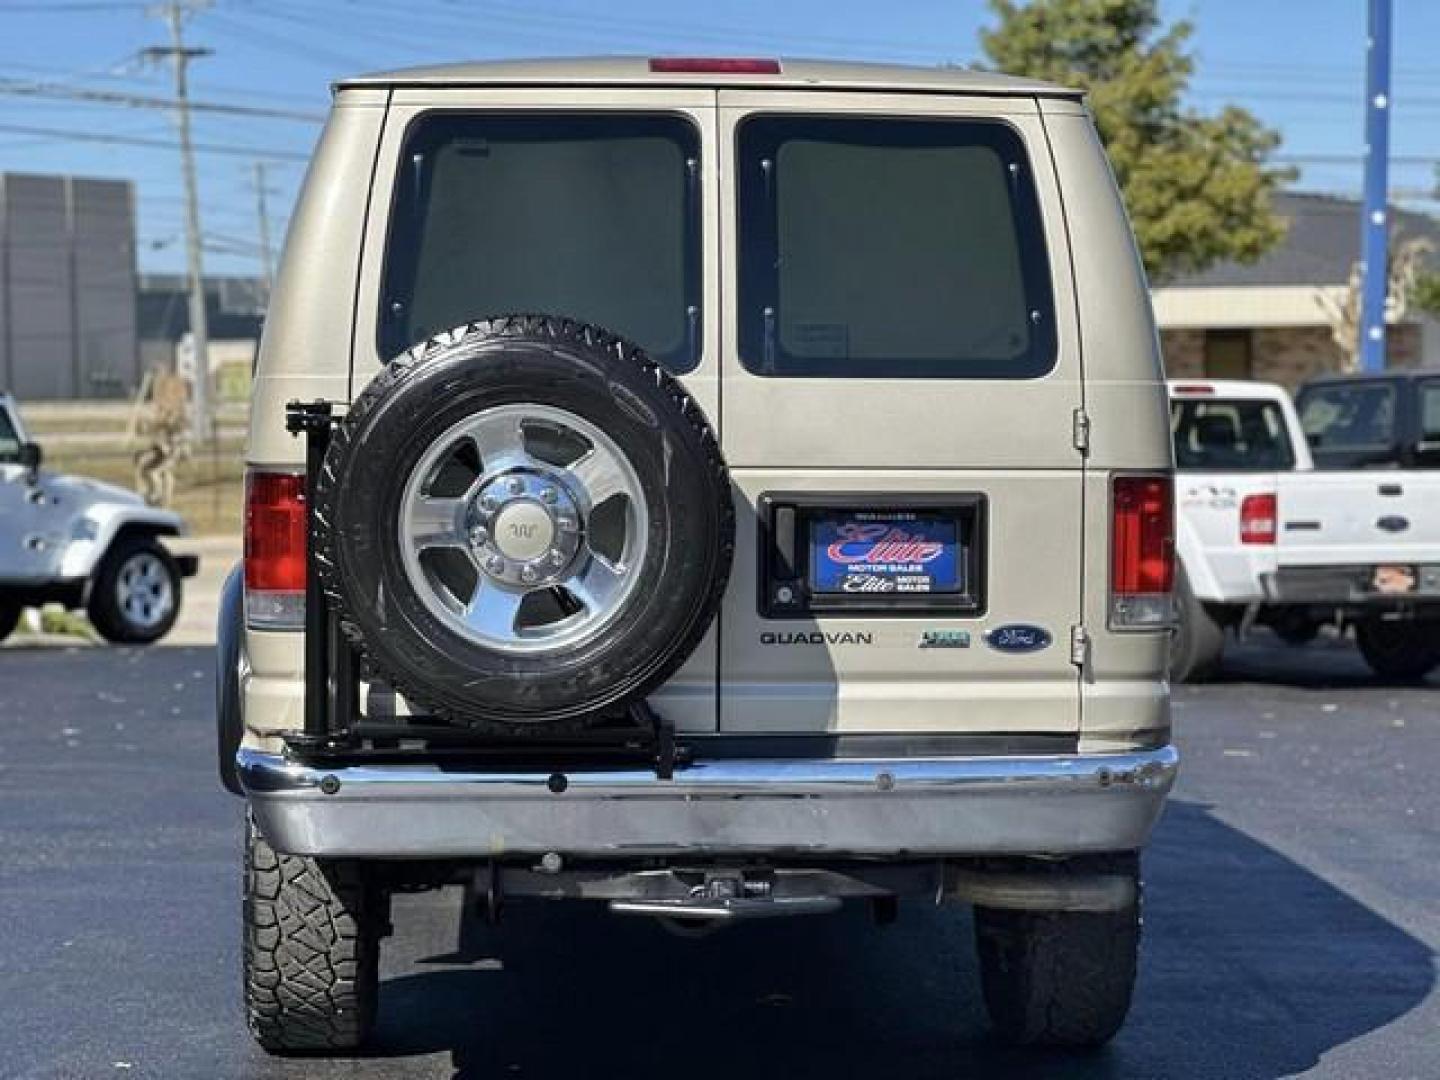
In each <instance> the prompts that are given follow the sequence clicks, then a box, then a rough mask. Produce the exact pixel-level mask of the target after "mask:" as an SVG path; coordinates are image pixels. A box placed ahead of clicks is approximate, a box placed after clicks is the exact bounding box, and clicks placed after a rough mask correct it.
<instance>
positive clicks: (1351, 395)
mask: <svg viewBox="0 0 1440 1080" xmlns="http://www.w3.org/2000/svg"><path fill="white" fill-rule="evenodd" d="M1296 405H1297V407H1298V408H1299V410H1300V427H1301V428H1302V429H1303V430H1304V432H1305V438H1306V439H1307V440H1308V441H1309V443H1310V450H1311V453H1312V454H1313V455H1314V457H1315V464H1316V465H1318V466H1320V467H1322V468H1340V469H1343V468H1355V467H1357V466H1363V465H1393V464H1395V462H1396V460H1397V458H1396V445H1395V441H1396V430H1395V387H1394V386H1392V385H1391V384H1390V383H1384V382H1351V383H1334V384H1329V385H1324V384H1322V385H1320V386H1312V387H1308V388H1306V389H1304V390H1301V391H1300V394H1299V396H1298V398H1297V399H1296Z"/></svg>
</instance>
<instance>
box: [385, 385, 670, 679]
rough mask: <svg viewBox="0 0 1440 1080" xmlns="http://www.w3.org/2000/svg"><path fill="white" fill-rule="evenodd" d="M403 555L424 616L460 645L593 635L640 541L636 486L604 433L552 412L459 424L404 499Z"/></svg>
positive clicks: (620, 595) (628, 587) (533, 409)
mask: <svg viewBox="0 0 1440 1080" xmlns="http://www.w3.org/2000/svg"><path fill="white" fill-rule="evenodd" d="M399 517H400V520H399V528H400V552H401V557H402V560H403V562H404V566H405V572H406V574H407V576H408V577H409V579H410V583H411V585H412V586H413V587H414V589H415V591H416V594H417V595H418V596H419V598H420V600H421V602H422V603H423V604H424V605H425V607H426V609H427V610H428V611H429V612H430V613H431V614H433V615H435V616H436V617H437V618H439V619H441V620H442V621H443V622H444V623H445V624H446V625H447V626H448V627H450V628H451V629H452V630H454V631H455V632H456V633H458V634H460V635H461V636H462V637H465V638H468V639H469V640H471V641H474V642H477V643H478V644H481V645H484V646H486V647H488V648H491V649H496V650H498V651H501V652H509V653H526V654H534V653H537V652H546V651H551V650H556V649H561V648H567V647H570V646H573V645H576V644H579V643H580V642H583V641H585V640H588V639H589V638H591V637H593V636H594V635H595V634H597V633H599V632H600V630H601V629H602V628H603V627H604V626H605V625H606V624H608V623H609V622H610V621H611V620H612V619H613V618H614V617H615V616H616V615H617V614H618V613H619V612H620V610H621V609H622V608H623V607H624V605H625V602H626V600H628V599H629V597H630V595H631V593H632V592H633V590H634V589H635V586H636V579H637V577H638V576H639V568H640V566H641V565H642V564H643V563H644V560H645V551H646V547H647V544H648V540H647V536H648V529H649V519H648V516H647V514H646V511H645V500H644V497H643V495H642V494H641V488H640V478H639V476H638V475H637V474H636V472H635V469H634V467H633V466H632V465H631V464H630V462H629V460H628V459H627V458H626V457H625V455H624V454H623V453H621V451H620V448H619V447H618V446H617V445H616V444H615V442H614V440H612V439H611V438H610V437H609V436H608V435H606V434H605V433H604V432H603V431H601V430H600V428H598V427H597V426H595V425H594V424H592V423H591V422H590V421H588V420H586V419H584V418H583V417H580V416H577V415H575V414H574V413H571V412H569V411H567V410H565V409H559V408H555V407H553V406H548V405H523V404H522V405H500V406H496V407H494V408H491V409H486V410H484V411H482V412H479V413H476V414H475V415H473V416H470V417H467V418H466V419H465V420H463V421H461V422H460V423H458V424H456V425H454V426H453V427H451V428H450V429H449V430H448V431H446V432H445V433H444V434H443V435H441V436H440V438H438V439H437V440H436V441H435V442H434V443H433V444H432V445H431V446H430V448H429V449H428V450H427V451H426V452H425V454H424V455H423V456H422V457H421V459H420V461H419V462H418V463H417V464H416V465H415V468H414V469H413V470H412V472H411V474H410V476H409V477H408V479H407V480H406V483H405V488H404V491H403V493H402V495H401V509H400V515H399Z"/></svg>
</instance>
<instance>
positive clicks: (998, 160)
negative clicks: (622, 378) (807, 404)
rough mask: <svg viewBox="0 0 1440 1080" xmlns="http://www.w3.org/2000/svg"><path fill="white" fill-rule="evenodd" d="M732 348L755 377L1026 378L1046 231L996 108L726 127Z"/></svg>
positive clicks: (1037, 368) (1042, 367) (1038, 313)
mask: <svg viewBox="0 0 1440 1080" xmlns="http://www.w3.org/2000/svg"><path fill="white" fill-rule="evenodd" d="M738 140H739V146H738V151H739V170H740V176H739V218H740V297H739V303H740V352H741V359H742V361H743V363H744V365H745V367H746V368H748V369H749V370H750V371H752V372H754V373H756V374H760V375H790V376H828V377H846V376H851V377H858V378H911V377H923V378H965V377H969V378H1001V379H1005V378H1010V379H1023V378H1034V377H1036V376H1040V375H1043V374H1045V373H1046V372H1048V371H1049V370H1050V369H1051V368H1052V367H1053V366H1054V363H1055V327H1054V317H1053V304H1052V301H1051V296H1050V271H1049V265H1048V262H1047V260H1046V256H1045V241H1044V232H1043V228H1042V225H1041V221H1040V210H1039V204H1038V201H1037V199H1036V194H1035V189H1034V184H1033V181H1032V179H1031V173H1030V168H1029V164H1028V161H1027V158H1026V155H1025V152H1024V145H1023V143H1022V141H1021V139H1020V136H1019V135H1018V134H1017V133H1016V132H1015V131H1014V130H1013V129H1012V128H1011V127H1010V126H1009V125H1007V124H1004V123H1000V122H995V121H952V120H902V119H896V118H893V117H873V118H854V117H826V116H794V115H787V116H756V117H752V118H750V119H748V120H746V121H745V122H744V123H743V124H742V125H741V127H740V129H739V136H738Z"/></svg>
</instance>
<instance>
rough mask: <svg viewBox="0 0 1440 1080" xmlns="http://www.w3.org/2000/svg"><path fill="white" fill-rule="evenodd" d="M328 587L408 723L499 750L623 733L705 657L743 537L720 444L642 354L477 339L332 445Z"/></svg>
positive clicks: (321, 499) (385, 375) (450, 351)
mask: <svg viewBox="0 0 1440 1080" xmlns="http://www.w3.org/2000/svg"><path fill="white" fill-rule="evenodd" d="M315 506H316V512H315V522H316V542H317V546H318V549H319V559H318V565H319V570H320V573H319V576H320V581H321V584H322V586H323V588H324V589H325V592H326V595H327V596H328V597H329V598H330V600H331V602H332V603H333V605H334V610H335V611H336V613H337V615H338V617H339V619H340V624H341V626H342V628H343V629H344V631H345V633H346V635H347V636H348V637H349V638H350V640H351V641H352V642H353V643H354V644H355V645H356V646H357V647H358V648H359V650H360V651H361V652H362V653H364V655H365V657H366V659H367V662H368V663H369V664H370V666H371V668H372V669H373V670H374V671H375V672H376V673H377V674H379V675H380V676H381V677H383V678H384V679H385V681H386V682H388V683H390V684H391V685H392V686H394V687H395V688H396V689H397V690H398V691H399V692H400V693H402V694H403V695H404V696H405V697H406V698H407V699H408V700H409V701H410V702H411V703H412V704H416V705H419V706H420V707H421V708H422V709H426V710H429V711H430V712H431V713H432V714H434V715H435V716H437V717H439V718H441V719H443V720H448V721H452V722H455V723H459V724H465V725H469V726H473V727H477V728H490V729H498V730H501V731H508V732H516V731H527V730H529V731H533V730H537V729H541V728H544V729H548V730H554V729H557V728H558V729H564V728H567V727H573V726H579V725H583V724H585V723H587V722H590V721H592V720H594V719H596V718H599V717H603V716H606V715H611V714H613V713H614V712H615V711H617V710H619V709H620V708H622V707H623V706H625V705H626V704H628V703H629V702H632V701H635V700H637V699H639V698H641V697H643V696H644V695H645V694H646V693H647V692H648V691H650V690H651V689H653V688H654V687H656V686H658V685H659V684H660V683H662V682H663V681H664V680H665V679H666V678H667V677H668V676H669V675H670V673H671V672H673V671H674V670H675V669H676V668H677V667H679V665H680V664H681V663H683V662H684V660H685V659H686V657H688V656H689V655H690V653H691V652H692V651H693V650H694V649H695V647H696V645H698V644H699V642H700V639H701V638H702V637H703V636H704V634H705V631H706V629H707V628H708V627H709V625H710V623H711V621H712V620H713V618H714V615H715V611H716V609H717V607H718V606H719V603H720V597H721V595H722V593H723V592H724V589H725V583H726V580H727V579H728V577H729V572H730V561H731V556H732V553H733V549H734V533H735V520H734V509H733V506H732V503H731V496H730V480H729V474H728V472H727V470H726V468H725V464H724V462H723V460H722V459H721V457H720V452H719V447H718V445H717V443H716V440H715V434H714V432H713V431H712V430H711V428H710V425H709V423H708V422H707V421H706V419H705V416H704V415H703V414H702V413H701V411H700V408H699V406H698V405H696V403H695V402H694V401H693V400H692V399H691V398H690V397H689V395H688V394H686V393H685V391H684V389H683V388H682V387H681V386H680V384H679V383H678V382H676V380H675V379H674V378H672V377H671V376H670V375H669V374H668V373H667V372H666V371H665V370H664V369H662V368H661V367H659V366H658V365H656V364H655V363H654V362H653V361H651V360H649V359H648V358H647V357H646V356H645V355H644V354H643V353H642V352H641V351H640V350H639V349H637V348H636V347H635V346H633V345H631V344H629V343H627V342H624V341H622V340H620V339H619V338H616V337H614V336H613V335H611V334H609V333H607V332H606V331H604V330H600V329H597V328H595V327H591V326H584V325H581V324H578V323H574V322H570V321H569V320H565V319H555V318H549V317H545V316H513V317H506V318H498V319H491V320H489V321H486V322H478V323H472V324H470V325H467V326H462V327H459V328H457V329H455V330H452V331H450V332H448V333H445V334H440V335H438V336H437V337H435V338H432V339H431V340H430V341H428V342H426V343H424V344H422V345H418V346H416V347H415V348H413V349H411V350H410V351H409V352H407V353H405V354H404V355H402V356H401V357H399V358H398V359H396V360H394V361H392V362H391V363H390V365H389V366H388V367H386V368H385V370H384V371H382V372H381V373H380V374H379V375H378V376H377V377H376V378H375V380H374V381H373V382H371V383H370V385H369V386H368V387H367V388H366V389H365V391H364V392H363V393H361V394H360V395H359V397H357V398H356V400H355V403H354V405H353V406H352V407H351V409H350V411H349V412H348V413H347V414H346V416H345V419H344V421H343V422H342V423H341V424H340V425H339V426H337V428H336V429H335V432H334V434H333V436H332V439H331V442H330V448H329V450H328V452H327V454H326V457H325V463H324V468H323V469H322V472H321V476H320V480H319V482H318V484H317V486H316V492H315Z"/></svg>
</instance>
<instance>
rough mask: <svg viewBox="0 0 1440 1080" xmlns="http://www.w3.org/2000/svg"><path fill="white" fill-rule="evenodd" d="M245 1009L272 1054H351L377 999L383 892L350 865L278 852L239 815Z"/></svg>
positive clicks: (255, 1032) (366, 1028)
mask: <svg viewBox="0 0 1440 1080" xmlns="http://www.w3.org/2000/svg"><path fill="white" fill-rule="evenodd" d="M243 917H244V932H245V940H244V958H243V964H244V976H243V977H244V984H245V1015H246V1019H247V1021H248V1022H249V1025H250V1031H251V1033H252V1034H253V1035H254V1036H255V1039H256V1041H257V1042H259V1043H260V1045H261V1046H263V1047H264V1048H265V1049H266V1050H269V1051H270V1052H272V1053H279V1054H283V1053H293V1052H296V1051H305V1050H353V1049H355V1048H356V1047H358V1046H360V1045H361V1044H362V1043H364V1041H365V1039H366V1037H367V1036H368V1035H369V1034H370V1029H371V1027H372V1026H373V1024H374V1020H375V1005H376V1000H377V998H378V996H379V962H380V937H381V935H382V934H383V932H384V924H385V912H384V896H383V894H382V893H380V892H379V890H377V889H375V888H372V887H369V886H368V885H367V883H366V881H365V876H364V874H363V866H362V864H360V863H357V862H340V861H321V860H318V859H311V858H304V857H301V856H298V855H281V854H279V853H278V852H276V851H275V850H274V849H273V848H271V847H270V845H269V844H268V843H266V842H265V838H264V837H263V836H261V835H260V830H259V829H258V828H257V827H256V825H255V821H254V819H253V818H251V817H250V816H249V815H248V814H247V815H246V843H245V897H244V916H243Z"/></svg>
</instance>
